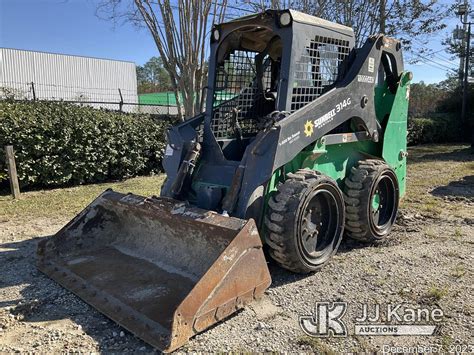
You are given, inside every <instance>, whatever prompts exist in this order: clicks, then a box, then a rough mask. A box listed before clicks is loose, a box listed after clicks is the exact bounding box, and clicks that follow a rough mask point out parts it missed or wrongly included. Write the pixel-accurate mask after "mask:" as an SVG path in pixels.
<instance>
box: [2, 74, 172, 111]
mask: <svg viewBox="0 0 474 355" xmlns="http://www.w3.org/2000/svg"><path fill="white" fill-rule="evenodd" d="M7 98H9V99H13V100H18V101H25V100H27V101H53V102H68V103H74V104H78V105H87V106H91V107H94V108H104V109H108V110H117V111H120V112H129V113H149V114H154V115H167V116H176V115H177V114H178V108H177V107H176V106H173V105H162V104H141V103H140V102H139V100H138V96H137V93H136V91H134V90H129V89H121V88H117V89H110V88H91V87H77V86H67V85H59V84H45V83H36V82H14V81H9V82H6V81H2V80H0V100H1V99H7Z"/></svg>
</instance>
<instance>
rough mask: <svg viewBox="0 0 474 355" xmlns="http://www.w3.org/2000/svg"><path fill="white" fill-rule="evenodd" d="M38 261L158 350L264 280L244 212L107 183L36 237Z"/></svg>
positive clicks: (218, 315)
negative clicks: (228, 212)
mask: <svg viewBox="0 0 474 355" xmlns="http://www.w3.org/2000/svg"><path fill="white" fill-rule="evenodd" d="M38 268H39V269H40V270H41V271H42V272H44V273H45V274H46V275H48V276H49V277H51V278H52V279H54V280H55V281H57V282H58V283H60V284H61V285H62V286H64V287H65V288H67V289H69V290H70V291H72V292H74V293H75V294H76V295H78V296H79V297H81V298H82V299H83V300H84V301H86V302H87V303H89V304H90V305H92V306H93V307H95V308H97V309H98V310H99V311H100V312H102V313H104V314H105V315H107V316H108V317H109V318H111V319H113V320H114V321H116V322H117V323H119V324H120V325H122V326H123V327H125V328H126V329H128V330H129V331H130V332H132V333H134V334H135V335H137V336H138V337H140V338H142V339H143V340H145V341H146V342H148V343H150V344H151V345H153V346H155V347H156V348H158V349H160V350H162V351H165V352H169V351H173V350H175V349H177V348H179V347H180V346H182V345H183V344H184V343H186V341H187V340H188V339H189V338H190V337H192V336H193V335H194V334H196V333H198V332H201V331H203V330H205V329H206V328H208V327H209V326H211V325H212V324H214V323H216V322H218V321H220V320H222V319H224V318H226V317H228V316H229V315H231V314H232V313H234V312H235V311H237V310H238V309H239V308H242V307H243V306H244V305H245V304H247V303H249V302H251V301H253V300H254V299H255V298H257V297H259V296H261V295H262V293H263V292H264V291H265V289H267V288H268V286H269V285H270V283H271V278H270V274H269V271H268V268H267V265H266V261H265V258H264V255H263V251H262V244H261V241H260V237H259V234H258V231H257V228H256V226H255V222H254V221H253V220H241V219H237V218H232V217H223V216H221V215H219V214H216V213H214V212H211V211H206V210H202V209H198V208H195V207H189V206H187V205H186V204H184V203H181V202H179V201H176V200H172V199H164V198H156V197H153V198H144V197H141V196H137V195H132V194H128V195H124V194H120V193H117V192H114V191H112V190H107V191H105V192H104V193H102V194H101V195H100V196H99V197H98V198H97V199H95V200H94V201H93V202H92V203H91V204H90V205H89V206H88V207H86V208H85V209H84V211H82V212H81V213H80V214H79V215H78V216H77V217H75V218H74V219H73V220H72V221H71V222H69V223H68V224H67V225H66V226H65V227H64V228H63V229H61V230H60V231H59V232H58V233H57V234H56V235H54V236H52V237H49V238H47V239H45V240H43V241H41V242H40V243H39V245H38Z"/></svg>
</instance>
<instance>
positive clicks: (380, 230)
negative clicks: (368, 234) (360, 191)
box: [369, 170, 398, 235]
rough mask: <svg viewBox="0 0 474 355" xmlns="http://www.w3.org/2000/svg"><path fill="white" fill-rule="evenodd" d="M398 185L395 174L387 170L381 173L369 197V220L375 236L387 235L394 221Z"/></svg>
mask: <svg viewBox="0 0 474 355" xmlns="http://www.w3.org/2000/svg"><path fill="white" fill-rule="evenodd" d="M397 186H398V184H397V181H396V176H395V174H394V173H393V172H392V171H390V170H388V171H385V172H384V173H382V174H381V175H380V176H379V177H378V179H377V180H376V183H375V184H374V187H373V189H372V193H371V196H370V204H369V206H370V208H369V219H370V224H371V227H372V229H373V230H374V231H375V232H376V234H377V235H384V234H386V233H388V231H389V230H390V228H391V226H392V224H393V222H394V221H395V218H396V214H397V209H398V188H397Z"/></svg>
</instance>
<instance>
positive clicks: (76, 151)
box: [0, 101, 168, 187]
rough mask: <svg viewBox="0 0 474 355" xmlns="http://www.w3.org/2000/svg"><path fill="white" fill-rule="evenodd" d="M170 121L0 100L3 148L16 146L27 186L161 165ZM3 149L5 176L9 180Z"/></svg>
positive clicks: (0, 160) (118, 175)
mask: <svg viewBox="0 0 474 355" xmlns="http://www.w3.org/2000/svg"><path fill="white" fill-rule="evenodd" d="M167 125H168V122H167V121H166V120H155V119H153V117H151V116H150V115H146V114H124V113H118V112H112V111H107V110H98V109H94V108H91V107H86V106H78V105H74V104H67V103H54V102H19V101H17V102H14V101H0V148H1V149H2V151H3V147H4V146H5V145H8V144H11V145H13V146H14V149H15V156H16V160H17V169H18V175H19V179H20V183H21V185H22V186H29V187H32V186H62V185H77V184H85V183H92V182H102V181H107V180H119V179H123V178H128V177H131V176H136V175H144V174H151V173H154V172H158V171H159V170H161V160H162V157H163V150H164V146H165V131H166V126H167ZM5 173H6V166H5V158H4V154H3V152H2V154H0V181H1V180H2V178H3V179H5V177H6V175H5Z"/></svg>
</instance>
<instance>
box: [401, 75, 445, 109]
mask: <svg viewBox="0 0 474 355" xmlns="http://www.w3.org/2000/svg"><path fill="white" fill-rule="evenodd" d="M446 85H447V83H446ZM449 95H450V94H449V89H447V88H446V87H444V86H442V85H441V84H428V85H426V84H425V83H424V82H423V81H421V82H419V83H414V84H411V85H410V105H409V108H408V112H409V114H410V117H423V118H426V117H428V116H430V114H432V113H435V112H437V111H439V109H440V106H441V104H443V103H444V101H445V100H446V99H447V98H448V96H449Z"/></svg>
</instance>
